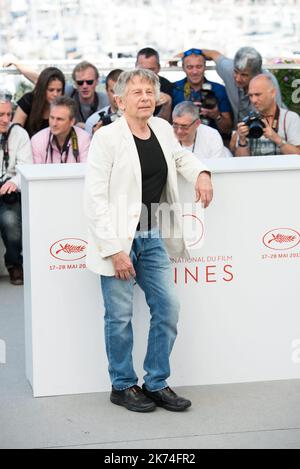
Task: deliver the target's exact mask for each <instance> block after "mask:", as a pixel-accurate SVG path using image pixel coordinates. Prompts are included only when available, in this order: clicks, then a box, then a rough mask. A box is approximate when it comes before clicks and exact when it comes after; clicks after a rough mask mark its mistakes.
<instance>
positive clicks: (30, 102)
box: [13, 67, 65, 137]
mask: <svg viewBox="0 0 300 469" xmlns="http://www.w3.org/2000/svg"><path fill="white" fill-rule="evenodd" d="M64 90H65V77H64V74H63V73H62V72H61V70H59V69H58V68H56V67H48V68H45V70H43V71H42V72H41V74H40V76H39V78H38V81H37V84H36V86H35V88H34V90H33V91H32V92H30V93H26V94H25V95H24V96H23V97H22V98H21V99H20V100H19V101H18V107H17V110H16V112H15V115H14V119H13V122H14V123H18V124H21V125H22V126H23V127H24V128H25V129H26V130H27V132H28V134H29V136H30V137H32V136H33V135H35V134H36V133H37V132H39V131H40V130H42V129H45V128H47V127H49V113H50V104H51V102H52V101H53V100H54V99H55V98H57V97H58V96H62V95H63V94H64Z"/></svg>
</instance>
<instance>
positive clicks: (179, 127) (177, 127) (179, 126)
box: [173, 119, 198, 130]
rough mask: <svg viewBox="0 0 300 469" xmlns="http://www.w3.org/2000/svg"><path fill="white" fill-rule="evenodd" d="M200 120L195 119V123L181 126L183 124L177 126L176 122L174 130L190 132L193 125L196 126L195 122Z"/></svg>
mask: <svg viewBox="0 0 300 469" xmlns="http://www.w3.org/2000/svg"><path fill="white" fill-rule="evenodd" d="M197 120H198V119H195V120H194V121H193V122H191V123H190V124H186V125H181V124H176V122H174V123H173V129H174V130H179V129H181V130H188V129H189V128H190V127H192V125H193V124H195V122H197Z"/></svg>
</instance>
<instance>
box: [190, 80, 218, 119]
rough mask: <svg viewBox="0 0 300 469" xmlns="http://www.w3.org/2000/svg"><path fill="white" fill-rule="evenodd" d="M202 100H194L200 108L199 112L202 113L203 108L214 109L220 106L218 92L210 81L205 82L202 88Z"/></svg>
mask: <svg viewBox="0 0 300 469" xmlns="http://www.w3.org/2000/svg"><path fill="white" fill-rule="evenodd" d="M201 96H202V99H201V101H200V102H199V101H193V102H194V104H195V106H197V107H198V108H199V113H201V109H202V108H204V109H214V108H215V107H216V106H218V100H217V97H216V94H215V93H214V91H213V90H212V86H211V84H210V83H203V86H202V89H201Z"/></svg>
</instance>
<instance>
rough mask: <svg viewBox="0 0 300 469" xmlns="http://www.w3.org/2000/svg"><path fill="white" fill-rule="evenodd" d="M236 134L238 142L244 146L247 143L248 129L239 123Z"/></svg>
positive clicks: (242, 123)
mask: <svg viewBox="0 0 300 469" xmlns="http://www.w3.org/2000/svg"><path fill="white" fill-rule="evenodd" d="M236 132H237V134H238V136H239V141H240V142H241V144H243V145H244V144H245V143H246V142H247V136H248V135H249V127H248V126H247V125H246V124H244V122H239V123H238V125H237V129H236Z"/></svg>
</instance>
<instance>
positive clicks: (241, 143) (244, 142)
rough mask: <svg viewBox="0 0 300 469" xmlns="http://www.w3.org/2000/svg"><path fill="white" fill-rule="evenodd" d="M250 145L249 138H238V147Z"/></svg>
mask: <svg viewBox="0 0 300 469" xmlns="http://www.w3.org/2000/svg"><path fill="white" fill-rule="evenodd" d="M248 145H249V141H248V139H247V138H241V137H239V138H238V147H242V148H246V147H247V146H248Z"/></svg>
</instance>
